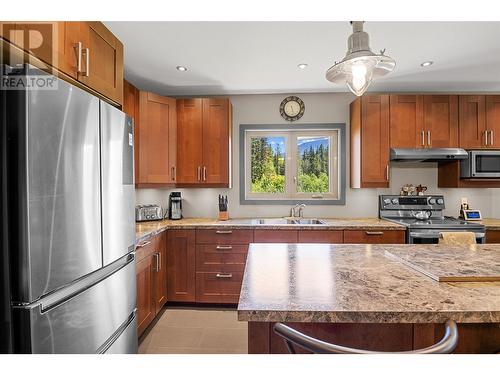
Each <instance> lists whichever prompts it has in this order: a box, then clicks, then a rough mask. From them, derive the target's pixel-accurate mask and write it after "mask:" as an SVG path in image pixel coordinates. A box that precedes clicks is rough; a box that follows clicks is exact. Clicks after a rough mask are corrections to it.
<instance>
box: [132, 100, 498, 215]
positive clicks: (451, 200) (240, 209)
mask: <svg viewBox="0 0 500 375" xmlns="http://www.w3.org/2000/svg"><path fill="white" fill-rule="evenodd" d="M291 94H292V93H291ZM285 96H286V95H274V94H273V95H235V96H232V97H231V101H232V103H233V142H232V144H233V150H232V153H233V155H232V158H233V163H232V166H233V170H232V172H233V188H232V189H209V188H203V189H174V191H180V192H181V193H182V197H183V214H184V216H185V217H216V216H217V214H218V200H217V197H218V195H219V194H224V195H227V196H228V198H229V215H230V217H241V218H243V217H280V216H286V215H288V214H289V213H290V207H291V206H290V205H284V206H277V205H269V206H267V205H254V206H253V205H240V204H239V170H238V163H237V160H238V157H239V149H238V145H239V142H238V134H239V132H238V126H239V124H284V125H286V124H287V123H286V121H285V120H283V119H282V118H281V116H280V114H279V110H278V108H279V104H280V102H281V100H283V98H284V97H285ZM298 96H299V97H301V98H302V100H303V101H304V103H305V105H306V111H305V113H304V116H303V117H302V118H301V119H300V120H299V121H297V123H301V124H307V123H346V124H347V128H348V132H349V126H348V124H349V103H350V102H351V101H353V100H354V96H353V95H351V94H348V93H323V94H299V95H298ZM346 139H347V140H348V139H349V134H347V138H346ZM346 151H347V152H346V154H347V155H349V142H347V150H346ZM404 184H413V185H418V184H422V185H425V186H427V187H428V190H427V193H428V194H442V195H444V196H445V202H446V209H445V211H444V213H445V215H450V216H457V215H458V209H459V206H460V198H461V197H468V199H469V203H470V205H471V207H472V208H475V209H480V210H481V211H482V214H483V217H495V218H500V189H438V188H437V164H436V163H394V164H392V166H391V185H390V188H388V189H350V188H349V187H348V186H349V160H348V161H347V188H346V204H345V206H331V205H329V206H326V205H325V206H319V205H314V206H308V207H306V208H305V210H304V215H305V216H308V217H318V218H322V217H376V216H377V215H378V195H379V194H399V191H400V189H401V187H402V186H403V185H404ZM171 191H172V190H171V189H137V190H136V201H137V204H144V203H156V204H161V205H162V206H163V207H167V205H168V195H169V193H170V192H171Z"/></svg>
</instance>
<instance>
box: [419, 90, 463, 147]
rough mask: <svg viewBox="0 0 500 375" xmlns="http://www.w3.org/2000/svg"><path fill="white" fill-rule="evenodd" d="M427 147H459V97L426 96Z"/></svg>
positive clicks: (425, 128)
mask: <svg viewBox="0 0 500 375" xmlns="http://www.w3.org/2000/svg"><path fill="white" fill-rule="evenodd" d="M424 131H425V138H426V143H427V147H434V148H436V147H458V96H457V95H424Z"/></svg>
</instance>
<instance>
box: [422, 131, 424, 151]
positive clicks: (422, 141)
mask: <svg viewBox="0 0 500 375" xmlns="http://www.w3.org/2000/svg"><path fill="white" fill-rule="evenodd" d="M422 147H425V131H423V130H422Z"/></svg>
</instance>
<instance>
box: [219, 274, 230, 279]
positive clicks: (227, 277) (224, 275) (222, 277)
mask: <svg viewBox="0 0 500 375" xmlns="http://www.w3.org/2000/svg"><path fill="white" fill-rule="evenodd" d="M215 277H216V278H218V279H230V278H231V277H233V274H232V273H218V274H217V275H215Z"/></svg>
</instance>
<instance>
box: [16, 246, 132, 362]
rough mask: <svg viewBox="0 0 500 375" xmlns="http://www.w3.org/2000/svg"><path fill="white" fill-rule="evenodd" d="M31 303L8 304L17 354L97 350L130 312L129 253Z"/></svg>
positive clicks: (130, 278)
mask: <svg viewBox="0 0 500 375" xmlns="http://www.w3.org/2000/svg"><path fill="white" fill-rule="evenodd" d="M88 278H89V282H90V283H89V285H86V284H85V282H86V281H87V280H86V279H87V278H86V279H83V280H80V281H78V282H77V283H76V285H73V286H72V287H73V288H75V289H77V291H73V290H72V289H71V288H67V289H69V290H65V289H66V288H65V289H63V290H60V291H57V292H56V293H55V294H54V295H51V296H47V297H46V298H43V299H42V300H40V301H38V302H37V303H36V304H32V305H29V306H25V307H18V308H14V309H13V315H14V318H15V319H16V321H17V324H16V326H17V327H19V328H20V329H22V330H23V331H18V332H16V333H15V339H14V343H15V347H16V352H18V353H98V352H99V351H100V349H101V348H102V347H103V346H104V345H105V344H106V342H108V341H109V339H110V338H111V337H112V336H113V335H114V334H115V333H116V332H117V330H118V329H119V328H120V327H121V326H122V324H123V323H124V322H125V321H127V320H128V319H129V317H130V315H131V314H132V313H133V312H134V310H135V306H136V281H135V257H134V254H133V253H132V254H129V255H128V256H126V257H124V258H122V259H120V260H119V261H117V262H115V263H113V264H112V265H110V266H109V267H106V268H104V269H102V270H100V271H98V272H96V273H94V274H92V275H90V276H89V277H88Z"/></svg>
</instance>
